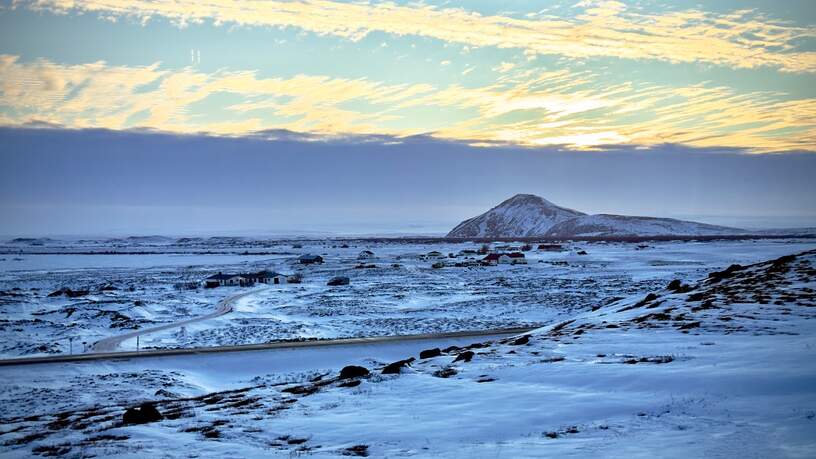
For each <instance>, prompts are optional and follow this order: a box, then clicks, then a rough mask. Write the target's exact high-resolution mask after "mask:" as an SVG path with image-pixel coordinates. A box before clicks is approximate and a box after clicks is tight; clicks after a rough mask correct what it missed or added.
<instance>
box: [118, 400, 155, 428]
mask: <svg viewBox="0 0 816 459" xmlns="http://www.w3.org/2000/svg"><path fill="white" fill-rule="evenodd" d="M162 419H164V416H162V414H161V413H159V410H157V409H156V407H155V406H154V405H153V404H152V403H143V404H142V406H140V407H132V408H128V409H127V410H125V414H124V415H122V423H123V424H125V425H130V424H147V423H149V422H156V421H161V420H162Z"/></svg>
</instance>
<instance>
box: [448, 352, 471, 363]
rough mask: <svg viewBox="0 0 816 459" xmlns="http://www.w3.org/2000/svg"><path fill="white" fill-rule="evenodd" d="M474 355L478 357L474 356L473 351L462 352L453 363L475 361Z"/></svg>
mask: <svg viewBox="0 0 816 459" xmlns="http://www.w3.org/2000/svg"><path fill="white" fill-rule="evenodd" d="M474 355H476V354H474V353H473V351H465V352H462V353H461V354H459V355H457V356H456V358H455V359H453V361H454V362H470V361H471V360H472V359H473V356H474Z"/></svg>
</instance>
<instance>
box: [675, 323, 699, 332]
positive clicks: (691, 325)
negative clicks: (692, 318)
mask: <svg viewBox="0 0 816 459" xmlns="http://www.w3.org/2000/svg"><path fill="white" fill-rule="evenodd" d="M699 327H700V322H699V321H698V322H689V323H686V324H683V325H681V326H680V327H679V329H680V330H691V329H692V328H699Z"/></svg>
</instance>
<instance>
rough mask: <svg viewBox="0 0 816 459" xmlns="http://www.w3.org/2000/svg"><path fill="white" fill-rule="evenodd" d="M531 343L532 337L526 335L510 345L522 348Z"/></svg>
mask: <svg viewBox="0 0 816 459" xmlns="http://www.w3.org/2000/svg"><path fill="white" fill-rule="evenodd" d="M529 342H530V335H524V336H522V337H519V338H518V339H516V340H515V341H513V342H512V343H510V345H511V346H521V345H523V344H527V343H529Z"/></svg>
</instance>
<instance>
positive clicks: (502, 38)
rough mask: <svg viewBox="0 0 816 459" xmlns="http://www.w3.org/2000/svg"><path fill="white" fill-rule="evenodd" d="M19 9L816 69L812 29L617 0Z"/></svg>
mask: <svg viewBox="0 0 816 459" xmlns="http://www.w3.org/2000/svg"><path fill="white" fill-rule="evenodd" d="M16 5H26V6H27V7H29V8H32V9H35V10H48V11H53V12H58V13H65V12H71V11H79V12H93V13H98V14H100V15H102V16H104V17H114V18H116V17H123V16H124V17H133V18H136V19H138V20H140V21H143V22H145V21H147V20H149V19H150V18H153V17H164V18H168V19H170V20H172V21H174V22H175V23H177V24H178V25H179V26H185V25H186V24H189V23H197V22H202V21H205V20H211V21H213V22H214V23H216V24H227V23H231V24H240V25H247V26H273V27H296V28H300V29H302V30H306V31H310V32H314V33H318V34H324V35H333V36H338V37H343V38H346V39H349V40H360V39H361V38H363V37H365V36H366V35H368V34H369V33H371V32H375V31H376V32H385V33H389V34H393V35H399V36H403V35H413V36H424V37H430V38H435V39H439V40H444V41H446V42H455V43H460V44H464V45H467V46H469V47H487V46H489V47H499V48H515V49H520V50H524V52H525V53H527V55H528V56H529V55H535V54H548V55H559V56H565V57H568V58H577V59H583V58H593V57H616V58H623V59H654V60H660V61H667V62H677V63H691V62H699V63H707V64H714V65H722V66H727V67H732V68H758V67H765V66H767V67H772V68H777V69H779V70H782V71H786V72H816V53H815V52H812V51H803V50H801V49H799V48H798V47H797V45H796V43H797V41H801V40H803V39H812V38H814V37H816V29H814V28H813V27H796V26H792V25H790V24H787V23H784V22H782V21H774V20H771V19H768V18H765V17H763V16H762V15H760V14H758V13H756V12H755V11H752V10H739V11H734V12H731V13H725V14H723V13H712V12H704V11H701V10H697V9H688V10H682V11H668V12H661V13H647V12H641V11H640V10H631V9H630V8H627V7H626V5H624V4H623V3H620V2H615V1H597V2H595V1H582V2H579V3H578V4H577V5H576V7H575V8H576V9H578V12H577V14H575V15H574V16H572V17H554V16H540V17H534V18H533V17H527V18H523V19H522V18H516V17H509V16H500V15H496V16H488V15H482V14H479V13H476V12H471V11H466V10H464V9H452V8H437V7H434V6H430V5H424V4H412V5H407V6H406V5H397V4H394V3H389V2H385V3H340V2H332V1H325V0H303V1H298V2H279V1H254V0H208V1H195V0H176V1H173V2H156V1H151V0H84V1H82V2H76V1H74V0H32V1H22V2H18V3H16Z"/></svg>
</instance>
